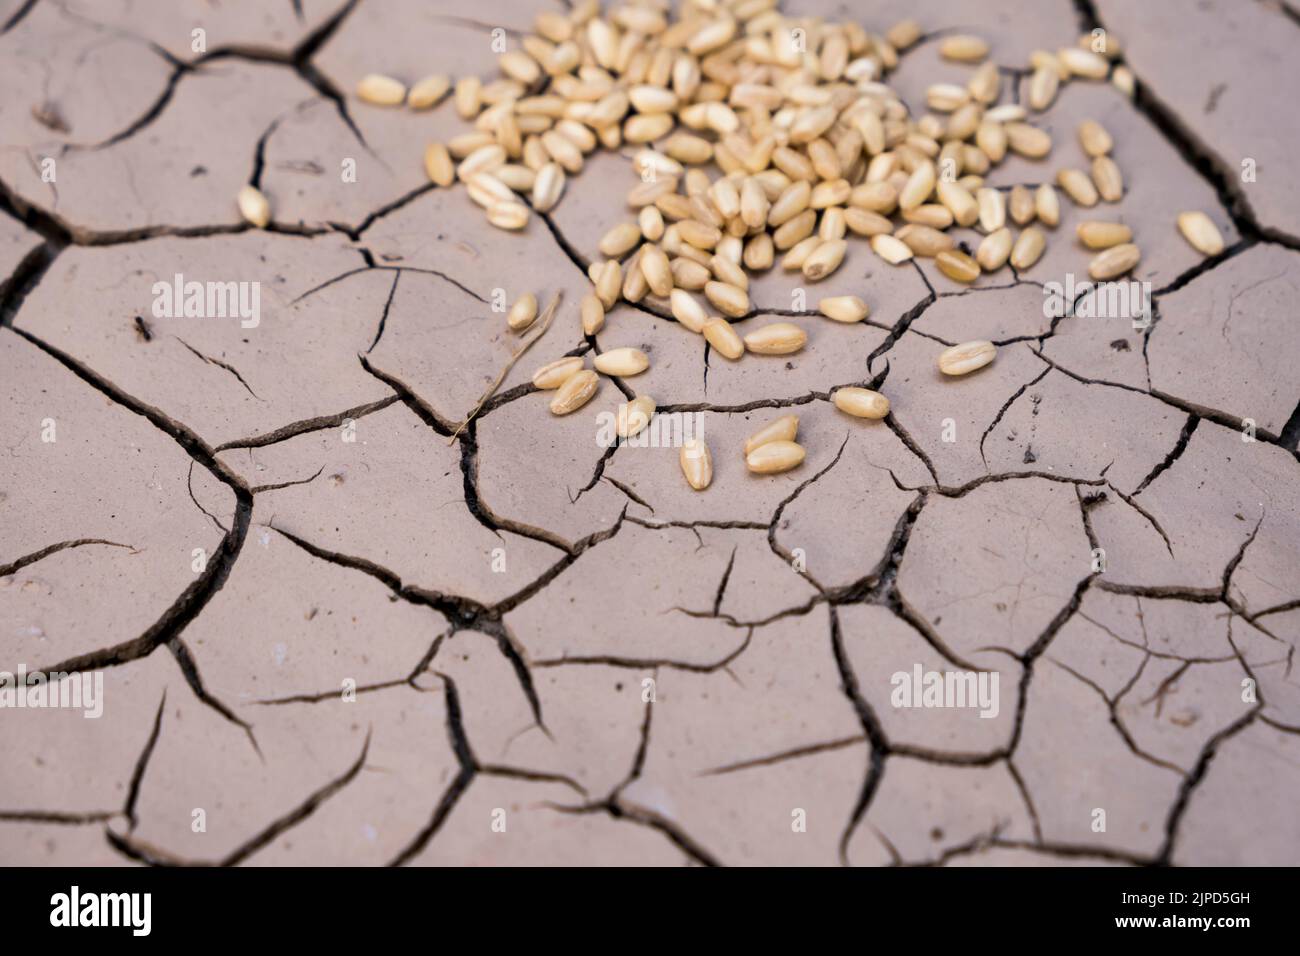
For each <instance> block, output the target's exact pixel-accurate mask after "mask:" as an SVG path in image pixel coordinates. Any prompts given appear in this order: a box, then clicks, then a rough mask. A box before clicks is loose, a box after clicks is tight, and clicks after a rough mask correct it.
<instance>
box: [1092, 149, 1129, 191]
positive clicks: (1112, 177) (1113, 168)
mask: <svg viewBox="0 0 1300 956" xmlns="http://www.w3.org/2000/svg"><path fill="white" fill-rule="evenodd" d="M1092 181H1093V183H1094V184H1095V185H1096V187H1097V192H1098V193H1099V194H1100V195H1101V198H1102V199H1104V200H1105V201H1106V202H1119V201H1120V200H1121V199H1123V198H1124V175H1123V174H1122V173H1121V172H1120V171H1119V165H1118V164H1117V163H1116V162H1115V160H1113V159H1111V158H1110V157H1109V156H1098V157H1097V158H1095V159H1094V160H1093V161H1092Z"/></svg>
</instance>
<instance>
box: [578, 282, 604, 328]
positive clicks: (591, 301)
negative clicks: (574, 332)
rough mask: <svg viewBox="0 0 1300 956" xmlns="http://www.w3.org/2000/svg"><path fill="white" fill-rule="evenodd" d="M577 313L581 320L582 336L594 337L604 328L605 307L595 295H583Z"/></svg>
mask: <svg viewBox="0 0 1300 956" xmlns="http://www.w3.org/2000/svg"><path fill="white" fill-rule="evenodd" d="M578 311H579V316H580V318H581V319H582V334H583V335H595V334H596V333H597V332H599V331H600V330H601V329H602V328H604V327H605V306H604V305H603V304H602V303H601V301H600V297H599V296H598V295H596V293H594V292H589V293H587V294H586V295H584V296H583V297H582V304H581V305H580V306H579V310H578Z"/></svg>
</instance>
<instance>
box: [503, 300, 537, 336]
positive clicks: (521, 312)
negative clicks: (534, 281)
mask: <svg viewBox="0 0 1300 956" xmlns="http://www.w3.org/2000/svg"><path fill="white" fill-rule="evenodd" d="M536 318H537V296H535V295H533V294H532V293H531V292H525V293H524V294H523V295H521V296H520V297H519V298H518V299H516V300H515V304H514V305H512V306H511V307H510V311H509V312H508V313H506V325H507V326H509V328H510V331H512V332H522V331H523V330H524V329H526V328H528V326H530V325H532V324H533V321H534V320H535V319H536Z"/></svg>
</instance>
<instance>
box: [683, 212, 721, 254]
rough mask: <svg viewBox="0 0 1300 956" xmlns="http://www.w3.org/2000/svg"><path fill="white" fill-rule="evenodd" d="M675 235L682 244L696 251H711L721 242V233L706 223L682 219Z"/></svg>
mask: <svg viewBox="0 0 1300 956" xmlns="http://www.w3.org/2000/svg"><path fill="white" fill-rule="evenodd" d="M677 234H678V236H680V237H681V240H682V242H684V243H686V244H687V245H691V246H694V247H695V248H696V249H713V248H714V247H716V246H717V244H718V243H719V242H721V241H722V232H721V231H720V230H718V229H716V228H715V227H713V226H710V225H708V224H707V223H703V222H698V221H696V220H694V219H683V220H682V221H681V222H679V223H678V224H677Z"/></svg>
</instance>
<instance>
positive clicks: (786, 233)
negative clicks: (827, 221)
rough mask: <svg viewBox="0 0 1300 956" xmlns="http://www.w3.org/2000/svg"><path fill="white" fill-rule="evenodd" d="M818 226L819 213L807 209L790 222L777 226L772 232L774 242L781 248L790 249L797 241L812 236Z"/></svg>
mask: <svg viewBox="0 0 1300 956" xmlns="http://www.w3.org/2000/svg"><path fill="white" fill-rule="evenodd" d="M816 228H817V213H816V212H814V211H813V210H811V209H805V210H804V211H803V212H801V213H799V215H797V216H795V217H794V218H793V219H791V220H790V221H789V222H786V223H783V224H782V225H780V226H778V227H777V229H776V231H775V232H773V233H772V244H773V245H774V246H776V248H777V249H780V250H784V249H789V248H790V247H791V246H793V245H795V244H796V243H799V242H803V241H804V240H805V239H807V238H808V237H809V236H811V235H812V234H813V230H814V229H816Z"/></svg>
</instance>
